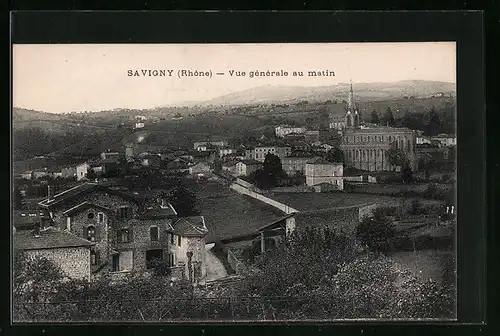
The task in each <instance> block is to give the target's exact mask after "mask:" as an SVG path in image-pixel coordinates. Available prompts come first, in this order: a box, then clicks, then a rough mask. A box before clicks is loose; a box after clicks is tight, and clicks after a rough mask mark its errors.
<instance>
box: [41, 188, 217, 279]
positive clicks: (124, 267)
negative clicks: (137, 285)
mask: <svg viewBox="0 0 500 336" xmlns="http://www.w3.org/2000/svg"><path fill="white" fill-rule="evenodd" d="M39 205H40V207H41V208H42V209H46V210H47V211H48V212H49V214H50V217H51V219H52V221H53V222H54V226H55V227H56V228H58V229H59V230H66V231H67V232H70V233H72V234H74V235H76V236H78V237H80V238H82V239H84V240H86V241H89V242H91V243H92V244H93V247H92V249H91V250H90V260H91V266H92V272H93V273H94V274H101V272H106V271H107V272H112V273H128V272H144V271H146V270H148V269H150V268H151V267H153V260H155V259H156V260H163V261H165V262H166V263H167V264H168V265H169V266H170V267H171V268H175V267H180V268H182V269H184V268H185V267H188V266H187V265H186V264H185V263H183V262H182V261H184V260H185V259H186V258H188V256H187V255H180V254H179V253H188V254H189V255H191V259H192V260H193V261H198V262H199V263H200V265H199V267H200V269H203V268H204V267H205V265H204V264H205V260H204V251H203V253H202V254H201V255H200V253H201V252H200V249H199V248H198V244H199V243H200V241H201V242H203V241H204V237H205V235H206V234H207V233H208V230H207V228H206V226H205V222H204V219H203V217H201V216H198V217H199V218H197V219H196V218H191V217H189V218H185V217H179V216H178V215H177V212H176V211H175V209H174V208H173V207H172V206H171V205H170V204H169V203H167V202H166V201H165V200H160V199H158V200H152V201H147V200H146V199H145V198H143V197H141V196H139V195H137V194H134V193H130V192H127V191H123V190H118V189H115V188H111V187H106V186H103V185H99V184H97V183H85V184H81V185H79V186H77V187H74V188H72V189H69V190H66V191H64V192H62V193H59V194H57V195H54V196H53V197H50V198H48V199H46V200H44V201H42V202H40V203H39ZM179 237H181V238H179ZM179 239H181V244H182V241H184V246H185V247H186V249H185V250H180V249H175V248H173V247H172V242H173V241H174V242H176V243H178V242H179ZM191 240H193V241H191ZM203 246H204V244H203ZM190 247H193V249H191V248H190ZM194 247H196V249H194ZM172 253H174V255H171V254H172ZM195 266H196V265H195V264H190V266H189V267H195ZM196 267H198V266H196ZM187 271H191V269H189V270H186V272H187ZM186 272H184V274H187V273H186ZM188 273H189V272H188ZM200 274H202V272H201V273H200ZM198 279H199V278H198Z"/></svg>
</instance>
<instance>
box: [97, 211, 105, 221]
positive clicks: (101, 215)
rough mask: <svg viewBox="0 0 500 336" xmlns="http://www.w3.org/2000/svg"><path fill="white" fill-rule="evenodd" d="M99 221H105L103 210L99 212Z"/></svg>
mask: <svg viewBox="0 0 500 336" xmlns="http://www.w3.org/2000/svg"><path fill="white" fill-rule="evenodd" d="M97 222H98V223H103V222H104V214H103V213H102V212H99V213H98V214H97Z"/></svg>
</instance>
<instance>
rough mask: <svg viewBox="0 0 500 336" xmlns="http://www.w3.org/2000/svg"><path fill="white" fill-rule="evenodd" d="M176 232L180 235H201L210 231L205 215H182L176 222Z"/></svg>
mask: <svg viewBox="0 0 500 336" xmlns="http://www.w3.org/2000/svg"><path fill="white" fill-rule="evenodd" d="M173 226H174V233H175V234H178V235H180V236H187V237H189V236H200V237H203V236H205V235H206V234H207V233H208V229H207V227H206V225H205V218H203V216H192V217H181V218H179V219H178V220H177V221H176V222H175V223H174V225H173Z"/></svg>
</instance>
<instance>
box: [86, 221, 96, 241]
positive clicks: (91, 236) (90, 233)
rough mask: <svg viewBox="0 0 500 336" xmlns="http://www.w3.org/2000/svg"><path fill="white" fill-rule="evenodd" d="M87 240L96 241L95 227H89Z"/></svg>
mask: <svg viewBox="0 0 500 336" xmlns="http://www.w3.org/2000/svg"><path fill="white" fill-rule="evenodd" d="M87 240H88V241H91V242H93V241H95V227H94V226H93V225H90V226H89V227H87Z"/></svg>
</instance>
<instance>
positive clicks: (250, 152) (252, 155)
mask: <svg viewBox="0 0 500 336" xmlns="http://www.w3.org/2000/svg"><path fill="white" fill-rule="evenodd" d="M267 154H273V155H276V156H277V157H279V158H280V159H283V158H285V157H287V156H290V154H292V148H291V147H281V146H260V147H255V148H253V149H247V150H246V151H245V158H246V159H247V160H250V159H252V160H257V161H260V162H264V160H265V159H266V155H267Z"/></svg>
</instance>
